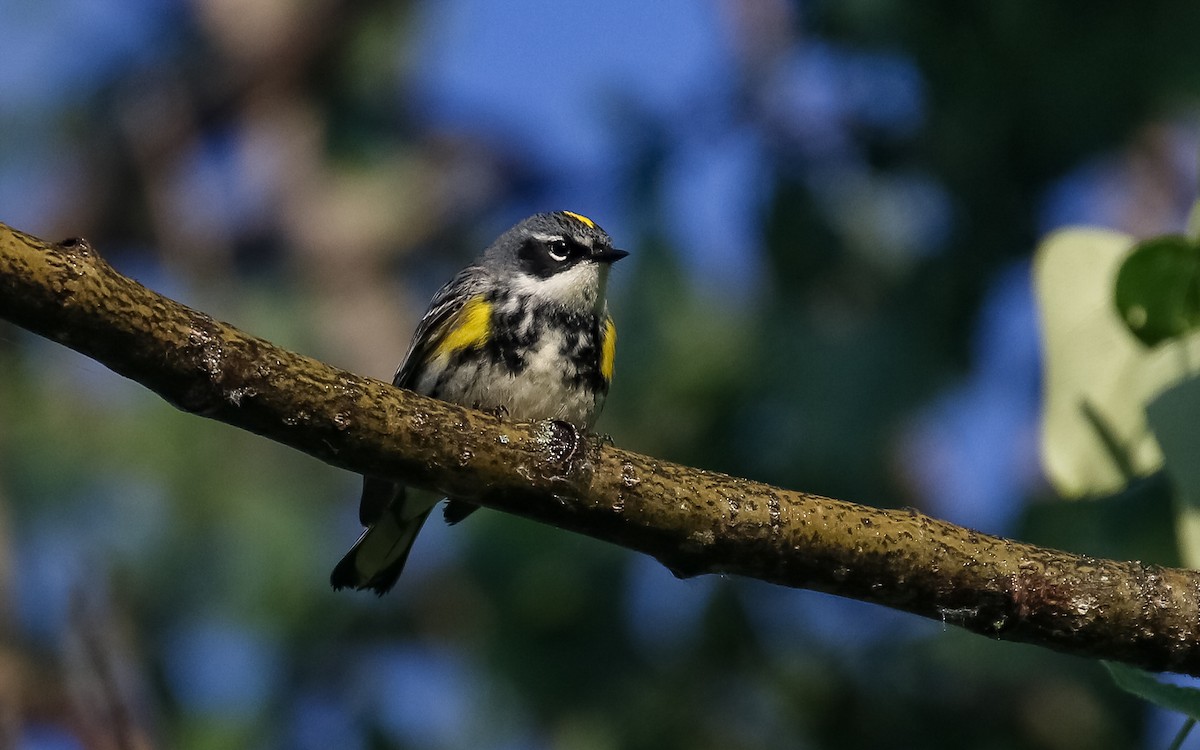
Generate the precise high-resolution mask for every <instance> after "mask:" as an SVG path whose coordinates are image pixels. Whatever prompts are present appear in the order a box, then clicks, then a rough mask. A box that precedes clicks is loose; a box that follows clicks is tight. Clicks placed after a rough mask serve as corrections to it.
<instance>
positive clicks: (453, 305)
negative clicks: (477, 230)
mask: <svg viewBox="0 0 1200 750" xmlns="http://www.w3.org/2000/svg"><path fill="white" fill-rule="evenodd" d="M486 276H487V272H486V271H485V270H484V269H482V268H480V267H479V266H467V267H466V268H464V269H463V270H461V271H459V272H458V274H457V275H456V276H455V277H454V278H453V279H451V280H450V281H449V282H448V283H447V284H446V285H445V286H443V287H442V288H441V289H439V290H438V292H437V294H435V295H433V300H432V301H430V303H429V310H428V311H427V312H426V313H425V316H424V317H423V318H421V322H420V323H419V324H418V325H417V330H416V332H415V333H414V334H413V339H412V343H411V344H409V347H408V353H407V354H405V355H404V361H403V362H401V363H400V367H399V368H398V369H397V370H396V376H395V377H394V378H392V385H395V386H399V387H400V388H412V387H413V386H414V385H416V381H417V376H418V374H419V373H420V371H421V366H422V365H423V364H425V362H426V360H427V359H428V357H429V353H430V352H431V351H433V350H434V349H436V348H437V346H438V344H439V343H440V342H441V341H442V339H444V338H445V337H446V335H447V334H448V333H449V332H450V330H451V329H452V328H453V327H454V326H453V323H452V321H453V320H454V317H455V313H457V312H458V311H459V310H461V309H462V307H463V305H465V304H466V303H467V301H468V300H470V299H472V298H474V297H475V296H476V295H478V294H479V293H480V292H481V291H483V289H484V288H485V287H486Z"/></svg>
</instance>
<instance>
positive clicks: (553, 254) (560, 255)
mask: <svg viewBox="0 0 1200 750" xmlns="http://www.w3.org/2000/svg"><path fill="white" fill-rule="evenodd" d="M546 253H547V254H548V255H549V256H550V259H551V260H553V261H555V262H558V263H562V262H563V261H564V260H566V259H567V256H568V255H570V254H571V249H570V248H569V247H567V241H566V240H550V241H549V242H547V243H546Z"/></svg>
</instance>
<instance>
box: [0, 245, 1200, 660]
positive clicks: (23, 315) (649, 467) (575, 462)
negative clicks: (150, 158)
mask: <svg viewBox="0 0 1200 750" xmlns="http://www.w3.org/2000/svg"><path fill="white" fill-rule="evenodd" d="M0 317H3V318H5V319H8V320H10V321H12V322H14V323H16V324H18V325H20V326H23V327H25V328H27V329H29V330H30V331H33V332H35V333H38V334H40V335H42V336H45V337H47V338H50V339H53V340H55V341H59V342H61V343H63V344H64V345H66V346H69V347H71V348H72V349H75V350H77V351H79V352H81V353H83V354H86V355H87V356H89V357H92V358H94V359H96V360H97V361H99V362H101V363H103V364H104V365H106V366H108V367H109V368H111V369H112V370H114V371H116V372H118V373H120V374H122V375H124V376H126V377H128V378H131V379H133V380H135V381H137V382H139V383H141V384H143V385H145V386H146V387H147V388H150V389H151V390H153V391H154V392H156V393H158V394H159V395H160V396H162V397H163V398H164V399H166V400H167V401H169V402H170V403H172V404H174V405H175V406H177V407H179V408H181V409H183V410H185V411H189V412H192V413H196V414H200V415H202V416H205V417H209V418H212V419H217V420H220V421H222V422H226V423H228V424H231V425H234V426H237V427H241V428H243V429H246V430H250V431H252V432H255V433H257V434H259V435H262V436H264V437H267V438H269V439H271V440H275V441H278V442H280V443H283V444H285V445H289V446H291V447H293V448H296V449H297V450H300V451H303V452H305V453H307V454H309V455H311V456H314V457H316V458H319V459H321V460H322V461H325V462H327V463H329V464H332V465H334V466H338V467H341V468H344V469H348V470H351V471H355V472H360V473H369V474H374V475H378V476H383V477H389V478H393V479H397V480H403V481H404V482H405V483H408V484H412V485H417V486H421V487H426V488H430V489H436V490H439V491H442V492H445V493H447V494H450V495H453V496H455V497H460V498H464V499H469V500H472V501H474V502H477V503H479V504H480V505H485V506H488V507H491V508H496V509H499V510H503V511H507V512H510V513H515V514H518V515H522V516H525V517H528V518H532V519H535V520H538V521H542V522H544V523H548V524H552V525H554V526H558V527H560V528H563V529H568V530H571V531H576V532H579V533H582V534H587V535H589V536H593V537H596V538H598V539H603V540H606V541H610V542H613V543H614V544H619V545H621V546H623V547H627V548H629V549H632V550H636V551H638V552H643V553H645V554H648V555H651V556H653V557H655V558H656V559H658V560H659V561H661V562H662V563H663V564H664V565H666V566H667V567H668V568H670V569H671V570H672V571H674V572H675V573H676V574H677V575H679V576H693V575H699V574H702V573H731V574H737V575H742V576H748V577H752V578H759V579H762V580H764V581H770V582H772V583H777V584H781V585H784V586H793V587H798V588H810V589H817V590H820V591H826V592H830V593H834V594H838V595H841V596H846V597H851V598H854V599H860V600H863V601H868V602H874V603H876V604H882V605H885V606H889V607H894V608H897V609H902V610H905V611H908V612H913V613H916V614H919V615H922V616H924V617H929V618H934V619H937V620H939V621H944V622H949V623H952V624H955V625H958V626H961V627H963V628H966V629H968V630H971V631H974V632H976V633H980V634H983V635H986V636H988V637H991V638H998V639H1006V640H1014V641H1024V642H1028V643H1034V644H1039V645H1042V646H1045V647H1048V648H1052V649H1055V650H1058V651H1064V652H1068V653H1073V654H1079V655H1083V656H1090V657H1100V658H1105V659H1113V660H1118V661H1124V662H1128V663H1130V664H1134V665H1137V666H1141V667H1144V668H1148V669H1154V670H1171V671H1177V672H1185V673H1188V674H1193V675H1200V573H1196V572H1193V571H1188V570H1177V569H1170V568H1161V567H1157V566H1146V565H1141V564H1139V563H1135V562H1118V561H1113V560H1100V559H1094V558H1089V557H1083V556H1080V555H1074V554H1068V553H1065V552H1060V551H1056V550H1051V549H1046V548H1042V547H1036V546H1033V545H1029V544H1023V543H1020V542H1014V541H1009V540H1006V539H1000V538H997V537H993V536H988V535H986V534H980V533H977V532H974V531H971V530H969V529H964V528H961V527H958V526H954V525H952V524H949V523H945V522H943V521H938V520H936V519H933V518H930V517H928V516H925V515H922V514H920V513H917V512H906V511H891V510H880V509H877V508H871V507H868V506H862V505H855V504H852V503H847V502H842V501H839V500H832V499H829V498H824V497H819V496H817V495H809V494H806V493H802V492H794V491H790V490H784V489H779V488H776V487H771V486H768V485H765V484H760V483H758V482H753V481H750V480H748V479H738V478H736V477H729V476H725V475H721V474H715V473H712V472H707V471H702V470H699V469H693V468H689V467H686V466H680V465H678V464H673V463H670V462H668V461H661V460H658V459H655V458H651V457H649V456H642V455H638V454H636V453H631V452H629V451H625V450H621V449H620V448H617V447H614V446H612V445H608V444H606V443H604V442H603V441H600V440H597V439H594V438H582V439H579V440H576V437H577V436H576V435H575V434H574V433H573V431H572V430H571V429H570V428H567V427H565V426H564V425H561V424H558V423H535V424H522V423H514V422H509V421H506V420H502V419H500V418H497V417H496V416H493V415H489V414H484V413H480V412H476V411H472V410H469V409H464V408H460V407H456V406H452V405H449V404H445V403H442V402H439V401H434V400H431V399H428V398H424V397H422V396H418V395H416V394H414V393H410V392H406V391H401V390H399V389H396V388H393V387H391V386H389V385H387V384H386V383H382V382H380V381H377V380H371V379H369V378H363V377H359V376H357V375H354V374H352V373H349V372H345V371H343V370H338V369H336V368H333V367H330V366H328V365H325V364H322V363H321V362H318V361H316V360H313V359H310V358H308V357H305V356H303V355H300V354H296V353H294V352H290V351H287V350H284V349H280V348H279V347H276V346H274V345H273V344H271V343H269V342H267V341H264V340H262V339H258V338H255V337H253V336H249V335H247V334H245V333H242V332H241V331H239V330H237V329H236V328H233V327H232V326H229V325H227V324H224V323H221V322H218V321H215V320H213V319H212V318H210V317H209V316H207V315H205V314H203V313H200V312H197V311H195V310H192V309H190V308H188V307H185V306H184V305H181V304H179V303H178V302H175V301H173V300H170V299H167V298H166V297H163V296H161V295H159V294H156V293H154V292H152V291H150V290H149V289H146V288H145V287H143V286H141V285H140V284H138V283H137V282H135V281H133V280H131V279H128V278H126V277H124V276H122V275H121V274H119V273H117V272H116V271H115V270H113V268H112V267H111V266H109V265H108V264H107V263H106V262H105V261H104V260H103V259H102V258H101V257H100V256H99V255H98V254H97V253H96V252H95V250H94V249H93V248H92V247H91V246H90V245H89V244H88V243H87V242H85V241H82V240H72V241H67V242H64V243H61V244H51V243H47V242H44V241H42V240H39V239H37V238H35V237H31V236H29V235H26V234H23V233H20V232H17V231H14V230H12V229H10V228H9V227H7V226H4V225H3V224H0ZM213 470H214V471H217V470H219V468H218V467H213ZM280 512H281V513H282V512H286V509H282V508H281V509H280ZM347 512H348V513H352V512H353V511H352V510H350V509H347Z"/></svg>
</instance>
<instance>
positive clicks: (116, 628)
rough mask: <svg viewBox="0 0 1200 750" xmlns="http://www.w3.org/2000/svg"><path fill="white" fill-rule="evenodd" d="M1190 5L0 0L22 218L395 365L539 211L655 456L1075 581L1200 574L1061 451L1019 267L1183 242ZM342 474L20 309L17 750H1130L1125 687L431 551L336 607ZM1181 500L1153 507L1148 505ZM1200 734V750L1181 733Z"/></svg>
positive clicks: (6, 446) (635, 586)
mask: <svg viewBox="0 0 1200 750" xmlns="http://www.w3.org/2000/svg"><path fill="white" fill-rule="evenodd" d="M1198 29H1200V4H1195V3H1192V4H1186V3H1171V2H1159V1H1152V2H1146V3H1128V2H1120V1H1118V0H1093V2H1089V3H1081V2H1060V3H1043V2H1036V1H1035V0H1008V1H1006V2H1003V3H1000V2H960V1H957V0H938V1H936V2H927V3H920V4H913V3H903V2H899V1H898V0H843V1H842V2H816V1H811V2H803V3H792V2H786V1H784V0H711V1H709V2H697V1H696V0H658V1H657V2H635V1H634V0H609V2H606V3H590V2H584V1H583V0H512V1H510V2H505V3H496V2H484V1H483V0H442V1H441V2H433V1H431V0H430V1H427V2H399V1H398V0H392V1H384V0H368V1H363V2H355V1H354V0H307V1H305V2H297V1H296V0H255V2H241V1H239V0H190V1H184V0H6V2H3V3H0V30H2V36H3V42H2V43H0V135H2V137H0V221H4V222H6V223H8V224H10V225H13V226H15V227H17V228H19V229H22V230H24V231H28V232H31V233H34V234H37V235H39V236H42V237H45V238H48V239H61V238H65V237H68V236H80V235H83V236H87V237H88V238H89V239H90V240H92V241H93V242H94V243H95V244H96V245H97V246H98V247H99V249H100V251H101V252H102V253H103V254H104V255H105V256H106V257H107V258H109V259H110V261H111V262H112V263H113V264H114V265H116V266H117V268H118V269H120V270H122V271H124V272H125V273H128V274H130V275H132V276H134V277H135V278H137V279H139V280H140V281H142V282H143V283H145V284H147V285H148V286H151V287H152V288H155V289H157V290H159V291H161V292H163V293H166V294H168V295H170V296H172V297H175V298H177V299H180V300H182V301H184V302H186V303H188V304H190V305H192V306H195V307H197V308H200V309H202V310H204V311H206V312H208V313H210V314H212V315H214V316H216V317H218V318H221V319H224V320H227V321H230V322H232V323H234V324H236V325H238V326H240V327H243V328H244V329H246V330H248V331H251V332H253V333H255V334H258V335H261V336H264V337H267V338H270V339H272V340H274V341H276V342H278V343H280V344H282V345H285V346H288V347H290V348H294V349H297V350H300V351H302V352H305V353H307V354H311V355H314V356H317V357H319V358H321V359H323V360H325V361H328V362H330V363H332V364H335V365H338V366H341V367H345V368H348V369H351V370H354V371H356V372H360V373H363V374H368V375H372V376H375V377H379V378H384V379H387V378H390V376H391V374H392V372H393V370H394V368H395V366H396V364H397V361H398V359H399V357H400V356H401V354H402V353H403V351H404V349H405V347H406V346H407V342H408V337H409V335H410V333H411V331H412V329H413V327H414V325H415V323H416V321H417V319H418V318H419V316H420V314H421V313H422V312H423V310H424V307H425V304H426V302H427V300H428V299H429V297H430V295H431V294H432V293H433V292H434V291H435V290H436V288H437V287H438V286H440V285H441V284H442V283H443V282H444V281H445V280H446V279H447V278H448V277H449V276H450V275H451V274H452V273H453V272H454V271H455V270H456V269H457V268H458V267H460V266H462V265H465V264H466V263H467V262H468V261H469V260H470V259H471V258H472V257H473V256H474V255H475V254H476V253H477V252H478V251H479V250H480V249H482V247H483V246H484V245H485V244H486V243H487V242H488V241H489V239H490V238H491V237H493V236H494V235H495V234H497V233H498V232H499V231H502V230H503V229H504V228H506V227H507V226H509V225H510V224H511V223H513V222H515V221H516V220H517V219H519V218H521V217H522V216H524V215H526V214H528V213H532V212H534V211H538V210H551V209H560V208H563V209H569V210H573V211H578V212H580V213H583V214H586V215H588V216H590V217H592V218H594V219H595V220H596V221H597V222H599V223H600V224H601V225H602V226H603V227H605V228H606V229H607V230H608V231H609V232H610V233H611V234H612V235H613V236H614V237H615V238H616V241H617V244H618V246H620V247H624V248H626V249H629V250H630V251H632V253H633V255H632V257H631V258H629V259H628V260H626V261H624V262H622V263H621V264H620V265H619V266H617V267H616V269H615V272H614V278H613V282H612V289H611V305H612V308H613V311H614V314H615V316H616V318H617V321H618V325H619V328H620V331H621V334H620V346H619V347H618V355H617V373H618V375H617V380H616V384H615V386H614V388H613V391H612V394H611V396H610V399H609V405H608V408H607V412H606V414H605V416H604V417H603V418H602V420H601V424H600V429H601V430H603V431H605V432H607V433H610V434H611V435H612V436H613V438H614V439H615V440H616V442H617V443H618V444H620V445H622V446H623V447H628V448H631V449H634V450H638V451H642V452H647V453H651V454H654V455H657V456H661V457H664V458H668V459H671V460H675V461H681V462H685V463H689V464H693V465H697V466H702V467H705V468H710V469H716V470H720V471H724V472H730V473H733V474H738V475H743V476H748V477H752V478H755V479H759V480H763V481H767V482H772V483H777V484H781V485H784V486H788V487H793V488H797V489H803V490H807V491H812V492H819V493H823V494H827V495H832V496H835V497H839V498H843V499H848V500H854V501H858V502H864V503H869V504H874V505H880V506H889V507H900V506H915V507H918V508H921V509H923V510H925V511H927V512H929V513H931V514H934V515H937V516H939V517H942V518H947V519H950V520H952V521H955V522H958V523H962V524H967V525H970V526H973V527H975V528H979V529H982V530H985V531H988V532H992V533H998V534H1006V535H1013V536H1017V537H1020V538H1022V539H1026V540H1030V541H1034V542H1038V543H1044V544H1052V545H1055V546H1058V547H1062V548H1067V549H1071V550H1075V551H1082V552H1090V553H1096V554H1104V555H1115V556H1120V557H1126V558H1137V559H1143V560H1146V561H1152V562H1160V563H1172V562H1175V561H1176V555H1175V552H1174V547H1173V538H1172V532H1171V527H1170V524H1171V513H1170V511H1169V509H1168V508H1166V507H1165V506H1164V505H1163V504H1162V503H1159V502H1157V501H1154V500H1153V499H1151V500H1147V498H1146V497H1145V496H1144V495H1139V496H1132V495H1128V494H1127V495H1124V496H1121V497H1116V498H1111V499H1109V500H1105V501H1101V502H1096V503H1086V504H1083V503H1074V504H1068V503H1063V502H1061V501H1057V500H1055V499H1054V498H1053V497H1052V496H1051V493H1050V491H1049V490H1048V489H1047V488H1046V486H1045V484H1044V480H1043V479H1042V473H1041V470H1040V468H1039V466H1038V462H1037V425H1038V416H1039V398H1040V397H1039V367H1040V354H1039V340H1038V332H1037V317H1036V311H1035V308H1034V300H1033V295H1032V292H1031V288H1030V265H1029V258H1030V254H1031V252H1032V249H1033V248H1034V246H1035V245H1036V243H1037V241H1038V240H1039V238H1041V237H1042V236H1044V235H1045V234H1046V233H1047V232H1049V231H1051V230H1053V229H1054V228H1056V227H1060V226H1063V225H1066V224H1072V223H1090V224H1097V225H1102V226H1108V227H1113V228H1117V229H1121V230H1123V231H1127V232H1130V233H1132V234H1134V235H1136V236H1147V235H1151V234H1156V233H1162V232H1168V231H1179V230H1180V229H1181V228H1182V227H1183V224H1184V220H1185V217H1186V214H1187V210H1188V208H1189V206H1190V205H1191V202H1192V200H1193V199H1194V198H1195V193H1196V185H1197V159H1198V154H1200V138H1198V134H1200V116H1198V115H1200V106H1198V105H1200V45H1197V44H1195V34H1196V31H1197V30H1198ZM357 490H358V486H357V479H356V478H355V477H354V476H351V475H349V474H347V473H344V472H341V471H338V470H335V469H332V468H329V467H327V466H324V465H322V464H320V463H318V462H317V461H315V460H312V459H309V458H307V457H305V456H302V455H299V454H297V453H294V452H291V451H289V450H287V449H285V448H282V447H280V446H277V445H275V444H272V443H270V442H268V441H265V440H261V439H258V438H256V437H254V436H252V435H248V434H244V433H241V432H239V431H237V430H234V429H232V428H228V427H225V426H223V425H219V424H214V423H209V422H206V421H204V420H201V419H197V418H195V417H191V416H187V415H183V414H180V413H177V412H175V411H173V410H172V409H171V408H170V407H169V406H167V405H166V404H165V403H162V402H161V401H159V400H157V399H156V398H155V397H153V396H152V395H150V394H149V393H148V392H146V391H144V390H143V389H141V388H140V387H138V386H136V385H134V384H132V383H130V382H128V381H125V380H122V379H121V378H119V377H118V376H116V375H114V374H112V373H110V372H109V371H107V370H105V369H104V368H103V367H101V366H99V365H97V364H95V363H93V362H90V361H89V360H86V359H84V358H82V357H80V356H77V355H74V354H73V353H71V352H69V351H67V350H65V349H63V348H62V347H59V346H57V345H55V344H52V343H49V342H47V341H43V340H40V339H38V338H36V337H33V336H31V335H28V334H25V333H23V332H22V331H20V330H18V329H15V328H13V327H11V326H6V325H0V584H2V585H0V634H2V636H3V638H2V644H0V645H2V648H0V740H3V745H4V746H6V747H13V746H15V747H21V748H31V749H33V748H36V749H38V750H41V749H43V748H48V749H54V750H58V749H60V748H63V749H65V748H109V747H121V746H124V747H174V748H197V749H199V748H217V747H263V748H330V747H336V748H342V749H344V750H356V749H359V748H363V749H365V748H481V749H489V748H495V749H497V750H509V749H513V750H515V749H517V748H556V749H557V748H563V749H564V750H606V749H608V748H647V749H649V748H655V749H658V748H689V749H690V748H880V747H914V748H922V747H970V748H1055V749H1057V748H1062V749H1073V748H1135V747H1163V746H1165V745H1166V744H1167V743H1168V741H1169V738H1170V737H1171V735H1172V734H1173V733H1174V731H1175V730H1176V729H1177V728H1178V725H1179V724H1180V723H1181V719H1180V718H1178V717H1175V716H1172V715H1168V714H1164V713H1160V712H1155V711H1153V710H1151V709H1149V708H1147V707H1146V706H1145V705H1144V704H1142V703H1140V702H1138V701H1137V700H1135V699H1134V698H1132V697H1129V696H1127V695H1125V694H1122V693H1120V692H1119V691H1117V690H1116V688H1114V687H1113V686H1112V685H1111V684H1110V683H1109V681H1108V679H1107V677H1106V676H1105V675H1104V673H1103V670H1102V669H1101V667H1100V666H1099V665H1098V664H1095V663H1092V662H1088V661H1084V660H1080V659H1074V658H1068V657H1063V656H1059V655H1056V654H1052V653H1049V652H1046V651H1043V650H1040V649H1035V648H1031V647H1025V646H1020V645H1013V644H1006V643H999V642H993V641H989V640H987V639H984V638H980V637H976V636H970V635H967V634H964V633H962V632H960V631H958V630H956V629H955V628H954V627H952V626H948V625H945V624H943V623H937V622H929V621H924V620H920V619H918V618H915V617H911V616H908V615H903V614H899V613H896V612H892V611H889V610H885V609H882V608H877V607H872V606H867V605H863V604H859V603H856V602H849V601H843V600H840V599H837V598H834V597H829V596H824V595H819V594H814V593H810V592H797V591H791V590H785V589H778V588H773V587H770V586H766V585H762V584H758V583H755V582H750V581H743V580H737V579H730V578H717V577H706V578H700V579H695V580H689V581H677V580H675V579H673V578H672V577H671V575H670V574H669V573H667V572H666V571H665V570H663V569H662V568H660V567H659V566H658V565H657V564H656V563H654V562H653V561H651V560H649V559H646V558H642V557H639V556H636V555H634V554H633V553H630V552H627V551H624V550H621V549H618V548H614V547H610V546H607V545H604V544H601V543H598V542H594V541H591V540H588V539H585V538H581V537H577V536H573V535H569V534H566V533H563V532H559V531H556V530H553V529H550V528H544V527H541V526H538V525H536V524H533V523H530V522H527V521H523V520H520V519H515V518H509V517H505V516H502V515H500V514H497V513H493V512H481V513H478V514H476V515H475V516H473V517H472V518H471V519H470V520H469V521H468V522H466V523H464V524H462V525H461V526H458V527H455V528H453V529H447V528H446V527H444V526H443V525H442V524H440V523H436V522H431V523H430V524H429V525H428V527H427V528H426V530H425V532H424V533H423V535H422V537H421V539H420V541H419V542H418V544H417V546H416V548H415V550H414V552H413V555H412V557H411V559H410V562H409V566H408V569H407V570H406V572H405V575H404V577H403V579H402V580H401V582H400V584H399V586H398V587H397V588H396V590H395V591H393V592H392V593H391V594H389V595H388V596H386V597H384V598H382V599H376V598H374V597H372V596H369V595H365V594H362V595H355V594H350V593H346V592H343V593H340V594H335V593H334V592H333V591H331V590H330V589H329V587H328V584H327V576H328V572H329V569H330V568H331V566H332V565H333V564H334V563H335V562H336V561H337V559H338V558H339V556H340V554H341V553H342V552H343V551H344V549H345V548H346V547H347V546H348V545H349V544H350V543H351V542H352V541H353V540H354V538H355V536H356V535H357V533H358V526H357V520H356V519H357V513H356V503H357ZM1161 494H1162V493H1159V495H1155V496H1154V497H1160V496H1161ZM1188 746H1190V747H1200V739H1198V738H1195V737H1194V738H1192V742H1191V743H1190V744H1189V745H1188Z"/></svg>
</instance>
